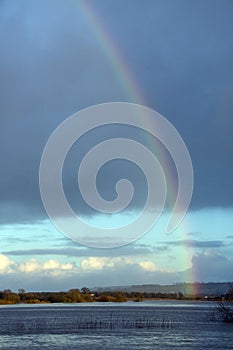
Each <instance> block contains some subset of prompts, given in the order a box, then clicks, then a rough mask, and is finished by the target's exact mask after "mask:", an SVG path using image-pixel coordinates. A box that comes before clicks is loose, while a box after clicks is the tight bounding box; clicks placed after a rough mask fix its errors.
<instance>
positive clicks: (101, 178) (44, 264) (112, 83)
mask: <svg viewBox="0 0 233 350" xmlns="http://www.w3.org/2000/svg"><path fill="white" fill-rule="evenodd" d="M232 11H233V2H232V1H231V0H206V1H201V0H197V1H192V0H175V1H174V0H147V1H143V0H118V1H116V0H102V1H93V0H92V1H91V0H85V1H84V0H83V1H81V0H67V1H61V0H56V1H55V0H46V1H45V0H41V1H34V2H31V1H29V0H21V1H20V2H19V1H17V0H12V1H6V0H2V1H1V2H0V42H1V56H0V77H1V79H0V123H1V124H0V125H1V128H0V146H1V176H0V233H1V240H0V290H3V289H8V288H10V289H12V290H17V289H18V288H24V289H26V290H68V289H70V288H81V287H83V286H87V287H90V288H91V287H98V286H110V285H131V284H153V283H155V284H157V283H160V284H170V283H177V282H194V281H199V282H203V281H204V282H210V281H212V282H225V281H233V184H232V178H233V137H232V134H233V68H232V62H233V37H232V32H233V22H232ZM107 102H131V103H138V104H141V105H144V106H146V107H149V108H151V109H153V110H155V111H157V112H158V113H160V114H161V115H163V116H164V117H165V118H166V119H167V120H168V121H169V122H170V123H172V124H173V126H174V127H175V128H176V129H177V131H178V132H179V134H180V135H181V137H182V138H183V140H184V142H185V144H186V146H187V149H188V150H189V153H190V157H191V160H192V165H193V173H194V188H193V195H192V200H191V203H190V207H189V210H188V213H187V215H186V216H185V218H184V220H183V221H182V223H181V224H180V225H179V227H178V228H177V229H176V230H175V231H173V232H172V233H169V234H168V233H167V232H166V225H167V222H168V220H169V217H170V215H171V210H172V206H173V205H174V201H175V196H176V195H177V174H176V172H175V167H174V162H173V160H172V159H171V157H170V156H169V154H168V153H167V151H166V149H165V148H164V146H163V145H162V144H161V142H159V141H158V140H154V139H153V138H152V137H151V135H148V134H147V133H146V132H145V131H143V130H138V129H137V128H134V127H129V126H128V127H127V126H122V125H115V126H112V125H106V126H105V127H101V128H98V129H96V130H93V131H91V132H89V133H87V134H86V135H84V136H83V137H82V138H80V140H79V141H77V142H76V143H75V144H74V145H73V146H72V148H71V149H70V152H69V153H68V154H67V157H66V159H65V162H64V167H63V186H64V192H65V194H66V196H67V198H68V201H69V203H70V205H71V206H72V208H73V209H74V210H75V212H76V214H77V215H79V216H81V217H82V219H83V220H85V221H86V222H88V223H90V224H92V225H94V226H96V227H99V226H100V227H102V226H104V227H120V226H121V225H124V224H125V223H127V222H128V221H130V220H134V219H135V216H136V215H137V214H138V212H139V211H140V209H141V208H142V206H143V205H144V203H145V198H146V190H147V183H146V181H145V176H144V174H143V172H142V171H141V170H140V169H138V167H137V166H135V165H134V164H132V163H131V162H127V161H126V160H121V159H117V160H115V161H111V162H109V163H108V164H106V165H105V166H104V167H103V168H102V169H101V170H100V171H99V173H98V176H97V179H96V180H97V187H98V190H99V192H100V194H101V196H103V198H105V199H106V200H109V201H110V200H113V199H114V198H115V197H114V196H115V195H116V192H115V184H116V182H117V181H118V180H119V179H121V178H127V179H130V181H131V182H132V184H133V185H134V189H135V193H134V194H135V195H134V198H133V200H132V202H131V203H130V205H129V207H128V210H125V211H122V212H120V213H118V214H115V215H103V214H98V213H96V212H95V211H93V210H91V209H90V207H89V206H88V205H86V203H85V201H84V200H83V198H82V197H81V193H80V190H79V188H78V186H77V169H78V167H79V165H80V162H81V160H82V158H83V157H84V155H85V154H86V153H87V152H88V150H89V149H91V148H92V147H94V146H95V145H96V144H98V143H99V142H102V141H105V140H108V139H111V138H114V137H121V138H128V139H132V140H136V141H138V142H140V143H144V146H146V147H148V148H149V149H150V150H151V151H153V152H155V154H156V156H157V157H158V159H159V160H160V162H161V165H162V167H163V168H165V176H167V177H168V178H169V179H168V182H167V186H168V195H169V194H170V197H169V196H168V197H169V198H167V200H166V205H165V210H164V212H163V213H162V215H161V217H160V219H159V221H158V222H157V223H156V225H154V226H153V227H152V228H151V229H150V230H149V231H148V232H147V233H145V234H144V235H142V237H139V239H137V240H135V241H134V242H132V243H129V244H127V245H124V246H122V247H117V248H108V249H100V248H99V249H98V248H91V247H87V246H84V245H81V244H78V243H77V242H74V241H72V240H71V239H69V238H68V237H67V236H65V235H64V234H63V233H61V232H60V231H59V230H58V229H57V228H56V227H55V226H54V225H53V223H52V222H51V220H50V218H49V217H48V215H47V213H46V211H45V209H44V207H43V204H42V199H41V196H40V189H39V165H40V159H41V156H42V152H43V149H44V147H45V145H46V142H47V141H48V139H49V137H50V135H51V134H52V132H53V131H54V130H55V129H56V128H57V127H58V126H59V125H60V124H61V123H62V122H63V121H65V120H66V119H67V118H68V117H69V116H71V115H72V114H74V113H76V112H77V111H80V110H82V109H83V108H87V107H90V106H93V105H96V104H100V103H107ZM142 122H144V123H145V124H146V120H145V121H142ZM109 151H111V149H110V150H109ZM90 171H91V170H90ZM89 175H90V173H87V174H86V178H88V176H89Z"/></svg>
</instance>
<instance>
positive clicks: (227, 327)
mask: <svg viewBox="0 0 233 350" xmlns="http://www.w3.org/2000/svg"><path fill="white" fill-rule="evenodd" d="M213 307H214V306H213V304H211V303H202V302H179V301H177V302H170V301H145V302H142V303H133V302H128V303H120V304H117V303H113V304H112V303H107V304H104V303H103V304H100V303H88V304H86V303H82V304H69V305H67V304H49V305H14V306H0V349H8V350H9V349H18V350H21V349H22V350H23V349H24V350H29V349H30V350H31V349H50V350H54V349H84V350H87V349H111V350H114V349H124V350H125V349H140V350H144V349H145V350H146V349H159V350H160V349H161V350H163V349H166V350H168V349H191V350H192V349H198V350H202V349H233V325H232V324H225V323H221V322H212V321H211V320H210V314H211V310H212V308H213Z"/></svg>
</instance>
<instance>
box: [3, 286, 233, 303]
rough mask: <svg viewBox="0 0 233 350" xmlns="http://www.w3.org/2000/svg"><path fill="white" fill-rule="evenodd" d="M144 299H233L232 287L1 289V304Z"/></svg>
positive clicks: (136, 300) (138, 300)
mask: <svg viewBox="0 0 233 350" xmlns="http://www.w3.org/2000/svg"><path fill="white" fill-rule="evenodd" d="M144 299H171V300H217V301H218V300H219V301H222V300H227V301H233V292H232V288H230V289H229V292H228V293H226V294H225V295H222V296H220V297H219V296H218V297H217V296H216V297H215V296H212V297H205V298H203V297H202V298H201V297H197V296H186V295H184V294H183V293H182V292H179V293H146V292H145V293H140V292H122V291H101V292H98V291H95V292H92V291H91V290H90V289H89V288H87V287H83V288H82V289H81V290H80V289H70V290H69V291H66V292H64V291H61V292H26V291H25V290H24V289H19V290H18V293H15V292H12V291H11V290H10V289H6V290H4V291H0V304H19V303H25V304H37V303H82V302H94V301H95V302H125V301H128V300H133V301H135V302H140V301H143V300H144Z"/></svg>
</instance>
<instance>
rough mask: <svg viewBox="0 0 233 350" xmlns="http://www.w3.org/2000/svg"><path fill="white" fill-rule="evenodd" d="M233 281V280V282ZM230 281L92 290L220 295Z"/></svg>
mask: <svg viewBox="0 0 233 350" xmlns="http://www.w3.org/2000/svg"><path fill="white" fill-rule="evenodd" d="M231 283H232V282H231ZM229 287H230V282H225V283H214V282H210V283H176V284H169V285H160V284H142V285H131V286H111V287H101V288H92V291H99V292H103V291H116V290H121V291H123V292H129V293H130V292H140V293H179V292H181V293H183V294H184V295H186V296H188V295H193V296H213V295H214V296H220V295H222V294H225V293H227V292H228V290H229Z"/></svg>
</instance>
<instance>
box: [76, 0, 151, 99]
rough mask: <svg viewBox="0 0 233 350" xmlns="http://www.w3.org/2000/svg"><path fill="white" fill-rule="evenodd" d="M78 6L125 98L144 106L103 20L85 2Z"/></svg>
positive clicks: (82, 0)
mask: <svg viewBox="0 0 233 350" xmlns="http://www.w3.org/2000/svg"><path fill="white" fill-rule="evenodd" d="M78 4H79V8H80V10H81V12H82V15H83V17H84V19H85V20H86V22H87V24H88V26H89V27H90V29H91V30H92V32H93V34H94V35H95V38H96V41H97V42H98V43H99V45H100V47H101V49H102V51H103V53H104V55H105V56H106V57H107V59H108V61H109V63H110V64H111V66H112V68H113V71H114V72H115V75H116V77H117V79H118V81H119V83H120V85H121V86H122V88H123V89H124V91H125V94H126V96H127V97H129V98H130V102H132V103H138V104H145V102H146V101H145V100H144V98H143V94H142V92H141V91H140V89H139V87H138V84H137V82H136V80H135V78H134V75H133V73H132V72H131V70H130V68H129V65H128V64H127V62H126V60H125V59H124V57H123V54H122V52H121V51H120V50H119V48H118V47H117V45H116V43H115V41H114V40H113V38H112V36H111V34H110V32H109V31H108V30H107V28H105V27H104V24H103V20H102V18H101V17H100V16H99V15H98V14H97V10H96V8H94V7H93V5H90V2H87V1H85V0H81V1H79V2H78Z"/></svg>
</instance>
